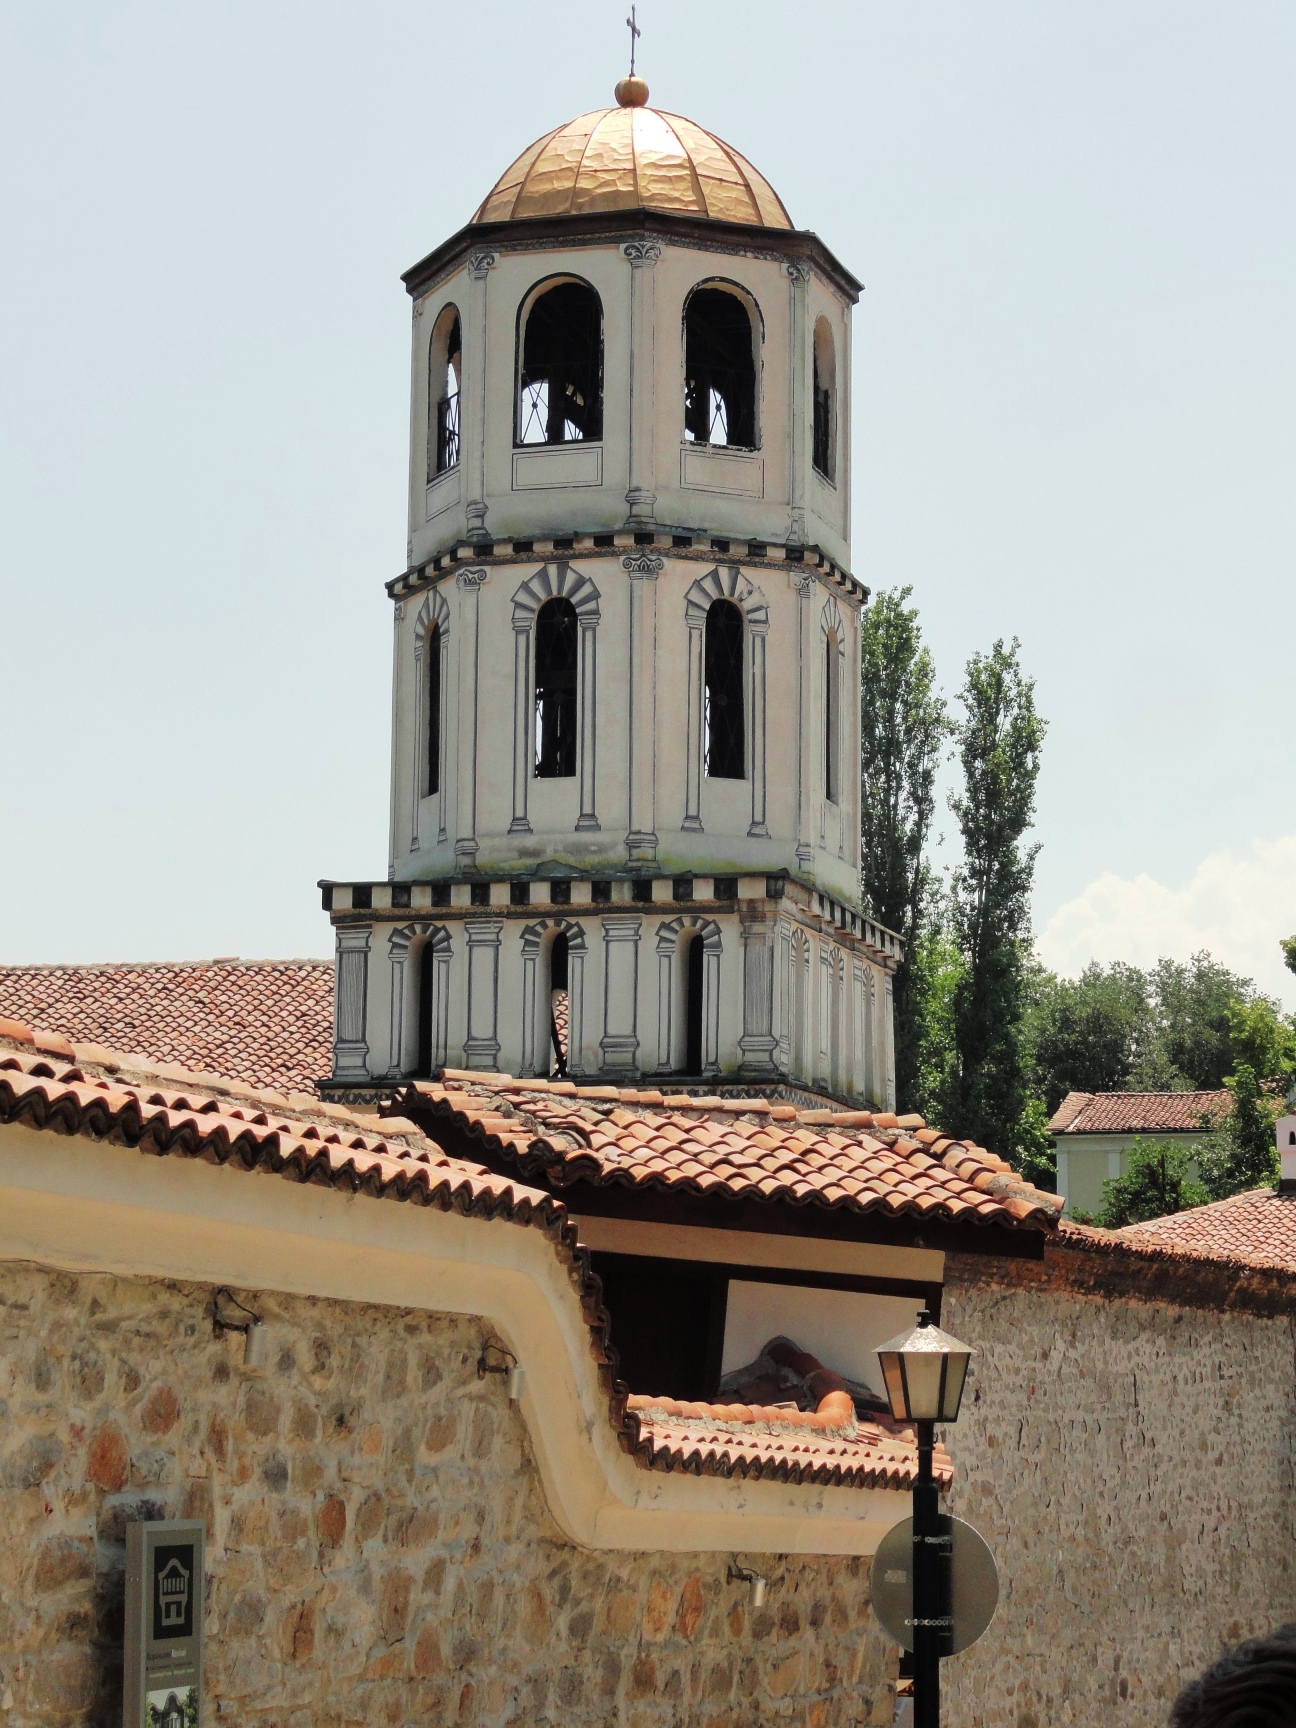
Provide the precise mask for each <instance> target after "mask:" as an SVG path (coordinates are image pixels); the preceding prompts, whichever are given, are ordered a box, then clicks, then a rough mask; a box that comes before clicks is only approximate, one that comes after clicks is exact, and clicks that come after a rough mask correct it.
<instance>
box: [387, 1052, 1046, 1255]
mask: <svg viewBox="0 0 1296 1728" xmlns="http://www.w3.org/2000/svg"><path fill="white" fill-rule="evenodd" d="M758 1102H759V1103H765V1102H766V1101H765V1100H752V1099H742V1098H729V1099H724V1100H721V1099H718V1098H692V1097H689V1096H687V1095H684V1094H675V1095H670V1096H668V1097H667V1098H665V1099H664V1101H663V1102H662V1103H661V1104H655V1103H646V1102H644V1101H643V1095H642V1094H640V1093H638V1092H635V1091H633V1090H632V1089H630V1088H625V1089H619V1088H617V1087H613V1086H602V1087H596V1088H584V1089H581V1090H579V1091H578V1092H576V1093H575V1095H573V1092H572V1089H571V1088H570V1086H560V1085H558V1084H551V1083H547V1082H545V1081H543V1080H514V1079H512V1078H510V1077H509V1076H508V1075H500V1074H477V1073H474V1072H469V1071H465V1070H459V1069H447V1070H445V1072H444V1074H443V1075H442V1078H441V1080H440V1081H420V1082H417V1083H415V1084H413V1085H411V1086H410V1088H409V1089H408V1091H407V1092H406V1093H404V1094H403V1095H402V1101H401V1103H400V1106H399V1107H400V1108H401V1109H402V1110H403V1111H404V1113H405V1114H407V1115H412V1116H413V1117H414V1119H415V1120H418V1121H420V1122H422V1123H424V1124H425V1125H426V1126H427V1128H428V1130H429V1132H431V1133H433V1134H436V1133H437V1132H438V1126H439V1125H443V1126H442V1128H441V1131H442V1132H451V1133H453V1134H458V1135H465V1136H467V1144H468V1145H469V1146H472V1145H473V1144H474V1142H475V1143H477V1144H480V1145H481V1147H482V1150H483V1153H484V1154H485V1153H486V1150H487V1142H488V1141H489V1140H491V1139H492V1138H493V1139H494V1140H495V1141H496V1142H497V1143H498V1145H499V1148H500V1150H501V1151H503V1152H505V1153H506V1154H507V1155H508V1156H509V1157H510V1158H513V1159H516V1161H517V1164H518V1168H519V1171H520V1173H521V1174H522V1175H523V1176H529V1175H534V1174H537V1173H539V1172H541V1171H543V1173H544V1175H545V1176H546V1177H547V1178H548V1179H549V1180H550V1181H551V1182H552V1183H553V1184H554V1185H555V1186H557V1187H561V1186H563V1185H564V1184H567V1183H570V1182H574V1181H593V1182H614V1183H618V1184H623V1185H624V1184H629V1185H630V1186H632V1187H634V1186H638V1187H657V1188H669V1189H678V1190H682V1191H685V1192H692V1193H696V1194H704V1193H706V1194H712V1193H715V1192H717V1191H721V1192H725V1193H728V1194H731V1195H733V1196H734V1197H735V1198H741V1197H742V1196H743V1195H760V1196H762V1197H764V1198H766V1199H771V1200H787V1201H790V1202H792V1203H794V1204H798V1205H811V1204H812V1205H819V1206H824V1207H831V1208H847V1209H850V1210H853V1211H856V1212H877V1213H881V1214H883V1215H890V1216H894V1217H899V1216H902V1215H904V1214H905V1213H908V1214H910V1215H912V1216H915V1217H920V1218H940V1217H944V1218H947V1219H949V1220H951V1221H953V1220H954V1219H955V1218H957V1219H959V1220H960V1221H973V1220H974V1221H976V1222H978V1223H985V1224H1000V1225H1006V1226H1008V1227H1010V1228H1016V1227H1026V1228H1029V1229H1040V1230H1046V1229H1050V1228H1052V1227H1053V1226H1054V1225H1055V1223H1056V1220H1057V1216H1058V1213H1059V1211H1060V1209H1061V1204H1062V1203H1061V1201H1060V1200H1059V1199H1058V1197H1057V1196H1056V1195H1053V1194H1045V1193H1042V1192H1040V1191H1039V1190H1037V1189H1035V1188H1033V1187H1032V1186H1030V1185H1029V1184H1028V1183H1025V1182H1023V1181H1021V1179H1020V1178H1018V1177H1017V1176H1015V1175H1014V1174H1013V1173H1012V1171H1011V1170H1010V1168H1009V1166H1008V1165H1007V1164H1005V1163H1004V1161H1003V1160H1002V1159H1001V1158H997V1157H995V1156H994V1155H993V1154H991V1153H989V1152H986V1151H984V1150H983V1149H982V1148H980V1147H977V1146H973V1145H971V1144H968V1143H966V1142H962V1141H949V1140H948V1139H947V1140H946V1141H945V1144H946V1145H947V1146H948V1148H949V1152H948V1154H947V1155H946V1160H945V1161H944V1162H942V1160H941V1159H938V1158H934V1157H932V1155H931V1154H930V1152H929V1151H928V1149H927V1147H926V1146H925V1145H924V1144H922V1143H920V1142H919V1141H918V1140H917V1139H915V1138H914V1133H915V1132H916V1131H919V1124H920V1123H921V1118H917V1117H906V1118H905V1119H904V1126H903V1127H900V1126H899V1125H898V1120H897V1118H896V1117H894V1116H893V1115H889V1114H886V1113H873V1112H869V1111H860V1110H851V1111H831V1110H820V1109H815V1110H808V1111H801V1112H797V1111H795V1110H788V1111H787V1112H786V1114H784V1115H780V1111H779V1109H778V1108H775V1109H769V1110H759V1111H758V1110H756V1109H754V1108H752V1107H751V1106H753V1105H755V1104H756V1103H758ZM609 1105H611V1106H613V1107H612V1108H611V1109H609V1108H608V1106H609ZM506 1112H516V1115H515V1116H513V1117H512V1119H510V1117H509V1116H508V1114H506Z"/></svg>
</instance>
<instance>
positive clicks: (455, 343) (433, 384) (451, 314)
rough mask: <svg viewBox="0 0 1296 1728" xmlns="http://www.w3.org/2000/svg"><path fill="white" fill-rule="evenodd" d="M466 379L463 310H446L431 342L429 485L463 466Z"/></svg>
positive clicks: (438, 322)
mask: <svg viewBox="0 0 1296 1728" xmlns="http://www.w3.org/2000/svg"><path fill="white" fill-rule="evenodd" d="M462 378H463V325H462V323H461V321H460V318H459V308H458V307H457V306H455V305H453V304H451V305H448V306H443V307H442V308H441V310H440V312H438V313H437V317H436V322H435V323H434V324H433V326H432V335H431V337H430V338H429V341H428V379H427V399H428V426H427V477H428V485H429V486H430V485H431V484H432V482H433V481H434V480H435V479H436V477H437V475H438V474H446V473H448V472H449V471H450V469H451V468H457V467H458V465H459V403H460V400H461V384H462Z"/></svg>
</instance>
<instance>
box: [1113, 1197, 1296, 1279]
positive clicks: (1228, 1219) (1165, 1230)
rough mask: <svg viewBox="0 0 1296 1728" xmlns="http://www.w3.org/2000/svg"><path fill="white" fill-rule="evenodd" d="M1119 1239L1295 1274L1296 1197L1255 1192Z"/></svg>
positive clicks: (1136, 1228)
mask: <svg viewBox="0 0 1296 1728" xmlns="http://www.w3.org/2000/svg"><path fill="white" fill-rule="evenodd" d="M1115 1234H1116V1235H1117V1236H1118V1237H1121V1238H1123V1239H1124V1240H1126V1241H1127V1242H1129V1243H1131V1244H1133V1245H1134V1246H1136V1247H1155V1248H1162V1249H1168V1250H1170V1251H1172V1252H1173V1253H1175V1254H1178V1255H1191V1256H1193V1257H1194V1258H1200V1259H1205V1260H1227V1261H1232V1262H1233V1263H1234V1264H1236V1265H1239V1266H1265V1267H1271V1268H1273V1269H1275V1270H1278V1271H1282V1272H1296V1194H1276V1193H1275V1192H1274V1190H1273V1189H1272V1188H1255V1189H1252V1190H1251V1192H1250V1193H1247V1194H1234V1195H1232V1196H1230V1198H1229V1199H1227V1200H1217V1201H1215V1203H1214V1204H1213V1205H1211V1206H1197V1207H1194V1208H1193V1210H1192V1211H1191V1212H1176V1213H1174V1214H1173V1215H1172V1216H1171V1217H1169V1218H1155V1219H1153V1220H1152V1221H1151V1222H1150V1223H1147V1224H1131V1225H1129V1226H1128V1227H1127V1228H1126V1229H1124V1230H1118V1231H1116V1232H1115Z"/></svg>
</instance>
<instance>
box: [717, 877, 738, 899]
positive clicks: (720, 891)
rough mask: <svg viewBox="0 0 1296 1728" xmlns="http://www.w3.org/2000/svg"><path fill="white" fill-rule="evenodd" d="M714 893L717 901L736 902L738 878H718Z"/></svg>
mask: <svg viewBox="0 0 1296 1728" xmlns="http://www.w3.org/2000/svg"><path fill="white" fill-rule="evenodd" d="M713 892H714V894H715V897H716V899H717V900H736V899H737V898H738V878H737V877H736V876H717V877H716V878H715V883H714V889H713Z"/></svg>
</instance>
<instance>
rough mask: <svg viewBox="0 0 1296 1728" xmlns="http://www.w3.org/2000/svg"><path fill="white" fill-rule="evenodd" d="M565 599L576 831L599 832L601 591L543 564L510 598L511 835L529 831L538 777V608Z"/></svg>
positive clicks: (567, 568)
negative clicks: (572, 655) (571, 657)
mask: <svg viewBox="0 0 1296 1728" xmlns="http://www.w3.org/2000/svg"><path fill="white" fill-rule="evenodd" d="M553 600H562V601H565V602H566V603H567V604H568V605H569V606H570V607H571V610H572V612H574V614H575V617H576V625H577V632H578V635H579V646H578V650H577V668H576V765H575V766H576V776H577V779H578V781H579V798H580V813H579V815H578V817H577V820H576V828H577V830H578V831H579V832H589V831H594V830H597V829H598V827H599V820H598V812H597V810H596V808H595V788H596V777H595V768H596V765H597V745H598V738H597V717H598V641H597V631H598V625H599V618H600V612H599V591H598V589H597V587H596V586H595V585H594V583H593V581H592V580H591V579H590V577H588V576H587V575H585V573H584V572H583V571H578V570H573V568H572V566H571V565H570V564H545V565H542V566H541V568H540V569H539V570H537V571H536V572H535V574H534V575H533V576H528V577H527V579H526V581H525V582H523V583H521V584H520V585H519V587H518V588H517V589H516V590H515V591H514V594H513V818H512V821H511V822H510V823H509V833H510V834H529V833H531V820H530V816H529V813H528V812H529V802H530V793H531V782H532V780H533V779H535V778H536V772H535V770H536V766H537V764H536V679H535V671H534V668H535V665H536V625H537V620H538V619H539V616H540V613H541V611H542V609H543V608H544V607H545V606H546V605H548V604H549V602H551V601H553Z"/></svg>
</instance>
